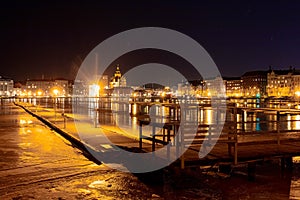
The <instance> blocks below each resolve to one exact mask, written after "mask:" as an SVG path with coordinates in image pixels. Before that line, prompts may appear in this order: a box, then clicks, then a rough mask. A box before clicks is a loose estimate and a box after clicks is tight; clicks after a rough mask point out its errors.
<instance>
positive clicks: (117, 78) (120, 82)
mask: <svg viewBox="0 0 300 200" xmlns="http://www.w3.org/2000/svg"><path fill="white" fill-rule="evenodd" d="M109 86H110V88H115V87H126V78H125V77H122V74H121V71H120V68H119V66H117V69H116V72H115V73H114V75H113V77H112V78H111V80H110V83H109Z"/></svg>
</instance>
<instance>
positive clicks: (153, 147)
mask: <svg viewBox="0 0 300 200" xmlns="http://www.w3.org/2000/svg"><path fill="white" fill-rule="evenodd" d="M154 151H155V125H154V124H153V126H152V152H154Z"/></svg>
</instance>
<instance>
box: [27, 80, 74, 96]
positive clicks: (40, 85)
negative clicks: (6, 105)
mask: <svg viewBox="0 0 300 200" xmlns="http://www.w3.org/2000/svg"><path fill="white" fill-rule="evenodd" d="M71 88H72V86H71V83H70V81H69V80H66V79H55V80H52V79H50V80H49V79H33V80H27V81H26V84H25V88H24V90H23V93H24V95H27V96H69V95H70V94H71V91H70V90H71Z"/></svg>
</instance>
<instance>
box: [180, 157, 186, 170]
mask: <svg viewBox="0 0 300 200" xmlns="http://www.w3.org/2000/svg"><path fill="white" fill-rule="evenodd" d="M184 167H185V165H184V154H182V156H181V159H180V168H181V169H184Z"/></svg>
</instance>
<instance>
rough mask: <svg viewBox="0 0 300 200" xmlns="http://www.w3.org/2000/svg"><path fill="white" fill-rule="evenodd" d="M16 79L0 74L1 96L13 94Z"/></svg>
mask: <svg viewBox="0 0 300 200" xmlns="http://www.w3.org/2000/svg"><path fill="white" fill-rule="evenodd" d="M13 88H14V81H13V80H12V79H10V78H5V77H2V76H0V96H12V95H13Z"/></svg>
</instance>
